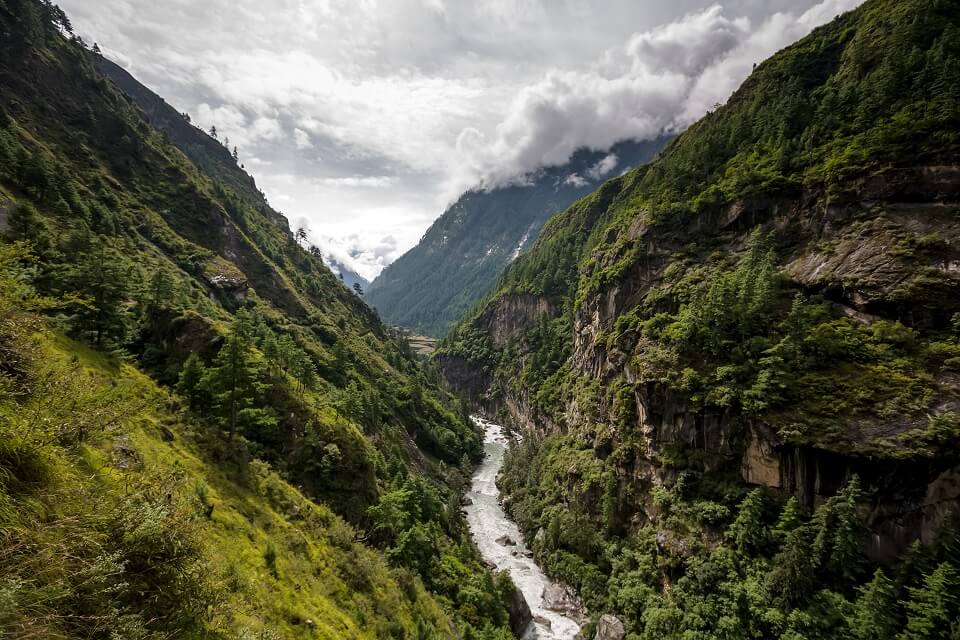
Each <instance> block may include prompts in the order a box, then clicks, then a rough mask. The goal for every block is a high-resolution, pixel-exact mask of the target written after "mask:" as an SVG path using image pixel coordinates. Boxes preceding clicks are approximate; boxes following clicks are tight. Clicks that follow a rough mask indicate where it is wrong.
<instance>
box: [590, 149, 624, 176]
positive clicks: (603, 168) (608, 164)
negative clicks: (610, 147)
mask: <svg viewBox="0 0 960 640" xmlns="http://www.w3.org/2000/svg"><path fill="white" fill-rule="evenodd" d="M619 161H620V159H619V158H617V154H615V153H610V154H607V155H606V156H604V157H603V158H601V160H600V161H599V162H597V164H595V165H593V166H592V167H590V168H589V169H587V175H588V176H590V177H591V178H592V179H594V180H599V179H600V178H602V177H603V176H605V175H607V174H608V173H610V172H611V171H613V170H614V169H616V168H617V162H619Z"/></svg>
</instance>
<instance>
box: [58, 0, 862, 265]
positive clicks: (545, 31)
mask: <svg viewBox="0 0 960 640" xmlns="http://www.w3.org/2000/svg"><path fill="white" fill-rule="evenodd" d="M861 1H862V0H725V1H724V2H722V3H711V2H709V1H705V0H671V1H670V2H663V1H662V0H593V1H588V0H271V1H270V2H264V1H263V0H204V1H203V2H197V1H196V0H98V1H97V2H90V0H59V4H60V5H61V7H62V8H63V9H64V10H65V11H66V12H67V14H68V15H69V16H70V18H71V20H72V21H73V24H74V27H75V28H76V30H77V31H78V32H79V33H80V34H81V35H82V36H83V37H84V39H85V40H87V41H88V42H97V43H98V44H99V46H100V47H101V49H102V50H103V52H104V54H105V55H107V56H108V57H110V58H111V59H112V60H114V61H115V62H117V63H119V64H121V65H122V66H124V67H125V68H126V69H127V70H128V71H130V72H131V73H133V74H134V76H136V77H137V79H138V80H140V81H141V82H142V83H144V84H146V85H147V86H149V87H150V88H151V89H153V90H154V91H155V92H157V93H158V94H160V95H161V96H163V97H164V98H165V99H166V100H167V102H169V103H170V104H172V105H173V106H175V107H176V108H177V109H178V110H180V111H184V112H187V113H188V114H190V116H191V118H192V119H193V121H194V123H196V124H198V125H200V126H202V127H204V128H205V129H206V128H209V127H210V126H216V127H217V130H218V132H219V134H220V138H221V140H222V139H224V138H229V140H230V145H231V146H234V145H235V146H237V147H238V151H239V155H240V161H241V162H242V163H243V164H244V165H245V167H246V169H247V170H248V172H250V173H251V174H252V175H253V176H254V177H255V178H256V180H257V183H258V184H259V186H260V187H261V189H263V190H264V192H265V193H266V194H267V198H268V200H269V201H270V203H271V204H272V205H273V206H274V207H275V208H277V209H278V210H280V211H282V212H284V213H285V214H286V215H287V217H288V218H289V219H290V221H291V224H292V225H295V226H299V225H301V224H306V225H307V227H308V228H309V230H310V234H311V239H312V240H313V241H314V242H315V243H316V244H318V245H319V246H320V247H321V248H322V249H323V250H324V251H326V252H327V253H328V254H330V255H332V256H334V257H336V258H337V259H339V260H340V261H341V262H344V263H345V264H346V265H347V266H349V267H351V268H353V269H354V270H356V271H357V272H358V273H360V274H361V275H363V276H364V277H367V278H368V279H371V278H373V277H374V276H375V275H376V274H377V273H379V271H380V270H381V269H382V268H383V267H384V266H385V265H387V264H389V263H390V262H391V261H393V260H395V259H396V258H397V257H399V255H401V254H402V253H403V252H404V251H406V250H407V249H409V248H410V247H412V246H413V245H415V244H416V242H417V241H418V240H419V239H420V237H421V236H422V235H423V233H424V232H425V231H426V229H427V228H428V226H429V225H430V223H431V222H432V221H433V220H434V219H436V218H437V217H438V216H439V215H440V214H441V213H442V212H443V210H444V209H445V208H446V206H447V205H449V204H450V203H451V202H452V201H454V200H455V199H456V197H457V196H458V195H460V194H461V193H463V192H464V191H465V190H467V189H469V188H476V187H478V186H482V187H483V188H487V189H491V188H496V187H497V186H501V185H504V184H509V183H518V182H522V178H523V176H524V175H527V174H529V173H530V172H534V171H536V170H537V169H539V168H541V167H544V166H552V165H559V164H563V163H564V162H566V160H567V159H569V157H570V156H571V155H572V153H573V152H574V151H575V150H576V149H578V148H581V147H588V148H591V149H595V150H605V149H607V148H609V147H610V146H611V145H612V144H614V143H615V142H618V141H620V140H624V139H641V140H642V139H648V138H652V137H655V136H656V135H658V134H660V133H661V132H663V131H665V130H666V131H679V130H682V129H683V128H685V127H686V126H688V125H689V124H690V123H692V122H693V121H695V120H696V119H697V118H699V117H700V116H702V115H703V114H704V113H705V112H706V111H707V110H708V109H712V108H713V107H714V105H716V104H722V103H723V102H724V101H726V99H727V98H728V97H729V96H730V94H731V93H732V92H733V91H734V90H735V89H736V87H737V86H738V85H739V84H740V83H741V82H742V81H743V80H744V78H746V77H747V75H749V73H750V70H751V69H752V67H753V65H754V63H757V62H760V61H762V60H763V59H765V58H767V57H769V56H770V55H771V54H773V53H774V52H776V51H777V50H779V49H781V48H782V47H784V46H786V45H787V44H789V43H791V42H793V41H795V40H797V39H799V38H801V37H803V36H804V35H806V34H807V33H809V31H810V30H812V29H813V28H815V27H816V26H818V25H820V24H823V23H825V22H827V21H829V20H830V19H832V18H833V17H834V16H835V15H837V14H839V13H842V12H844V11H847V10H849V9H852V8H854V7H855V6H856V5H858V4H859V3H860V2H861Z"/></svg>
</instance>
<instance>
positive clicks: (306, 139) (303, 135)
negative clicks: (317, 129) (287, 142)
mask: <svg viewBox="0 0 960 640" xmlns="http://www.w3.org/2000/svg"><path fill="white" fill-rule="evenodd" d="M293 143H294V144H295V145H296V146H297V149H301V150H302V149H313V142H311V141H310V134H309V133H307V132H306V131H304V130H303V129H300V128H297V129H294V130H293Z"/></svg>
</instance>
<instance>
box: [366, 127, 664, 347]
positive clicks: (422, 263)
mask: <svg viewBox="0 0 960 640" xmlns="http://www.w3.org/2000/svg"><path fill="white" fill-rule="evenodd" d="M668 139H669V138H668V137H661V138H657V139H656V140H653V141H643V142H621V143H619V144H617V145H614V146H613V147H612V148H610V149H608V150H606V151H589V150H586V149H582V150H579V151H578V152H576V153H575V154H574V156H573V157H572V158H571V159H570V161H568V162H567V163H566V164H564V165H561V166H557V167H549V168H545V169H542V170H540V171H539V172H537V173H535V174H532V175H530V176H527V177H526V178H525V179H524V180H523V181H522V183H521V184H514V185H505V186H501V187H497V188H494V189H490V190H485V189H482V188H477V189H473V190H470V191H467V192H466V193H464V194H463V195H461V196H460V197H459V198H458V199H457V201H456V202H454V203H453V204H452V205H450V207H449V208H448V209H447V210H446V211H445V212H444V213H443V215H441V216H440V218H438V219H437V220H436V221H435V222H434V223H433V224H432V225H431V226H430V228H429V229H428V230H427V232H426V233H425V234H424V236H423V238H421V240H420V242H418V244H417V245H416V246H415V247H414V248H412V249H411V250H410V251H408V252H407V253H405V254H404V255H403V256H401V257H400V258H398V259H397V260H396V261H394V262H393V263H391V264H390V265H388V266H387V267H386V268H385V269H384V270H383V272H381V274H380V275H379V276H378V277H377V278H376V279H375V280H374V281H373V283H372V284H371V286H370V287H369V289H368V292H367V301H368V302H369V303H370V304H372V305H373V306H374V307H376V308H377V310H378V311H379V312H380V314H381V315H382V316H383V318H384V319H385V320H386V321H388V322H390V323H392V324H396V325H400V326H404V327H408V328H411V329H416V330H418V331H421V332H424V333H427V334H428V335H434V336H441V335H443V334H444V333H446V330H447V329H448V328H449V326H451V325H452V324H453V323H454V322H455V321H456V320H458V319H459V318H460V317H461V316H462V315H463V314H464V313H465V312H466V311H467V310H468V309H469V308H470V307H471V306H472V305H473V304H474V303H476V302H477V301H478V300H480V299H481V298H482V297H483V296H484V295H485V294H486V293H487V292H488V291H489V290H490V288H491V287H493V285H494V284H495V282H496V278H497V276H498V275H499V274H500V272H501V270H502V269H503V268H504V267H505V266H506V265H508V264H509V263H510V262H512V261H513V260H514V259H516V257H517V256H518V255H520V253H521V252H522V251H524V250H525V249H526V248H527V247H528V246H530V245H531V244H532V243H533V241H534V240H535V239H536V237H537V235H538V233H539V231H540V228H541V226H542V225H543V224H544V222H546V220H547V219H548V218H549V217H550V216H551V215H552V214H553V213H556V212H557V211H560V210H562V209H564V208H566V206H568V205H569V204H570V203H572V202H573V201H574V200H576V199H577V198H579V197H582V196H583V195H586V194H587V193H589V192H590V191H591V190H592V189H593V188H594V187H593V185H596V184H597V181H598V180H601V179H603V178H604V177H605V176H609V175H615V174H617V173H622V172H623V171H625V170H626V169H627V168H629V167H632V166H634V165H636V164H640V163H643V162H646V161H647V160H649V159H651V158H652V157H653V156H654V155H655V154H656V153H657V152H658V151H659V150H660V149H661V148H662V146H663V145H664V144H665V142H666V141H667V140H668Z"/></svg>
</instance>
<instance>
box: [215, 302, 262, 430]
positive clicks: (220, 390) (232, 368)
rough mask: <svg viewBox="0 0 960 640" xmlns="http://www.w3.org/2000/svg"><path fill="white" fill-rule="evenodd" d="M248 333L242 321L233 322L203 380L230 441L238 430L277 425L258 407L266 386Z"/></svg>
mask: <svg viewBox="0 0 960 640" xmlns="http://www.w3.org/2000/svg"><path fill="white" fill-rule="evenodd" d="M247 329H248V327H245V326H244V321H243V320H242V319H235V320H234V326H233V327H232V330H231V332H230V335H229V336H228V337H227V341H226V342H225V343H224V345H223V347H221V348H220V352H219V353H218V354H217V357H216V359H215V360H214V366H213V367H212V368H210V369H208V370H207V376H206V378H205V379H204V386H205V387H206V388H207V389H209V391H210V393H211V395H212V397H213V399H214V405H215V409H216V412H217V414H218V417H219V419H220V423H221V425H222V426H223V427H224V428H225V429H226V430H227V433H228V435H229V437H230V438H231V439H232V438H233V436H234V434H235V433H236V432H237V430H238V429H243V430H244V431H248V430H254V429H257V428H259V427H268V426H272V425H275V424H276V419H275V418H274V417H273V416H272V414H271V412H270V411H269V410H268V409H266V408H263V407H262V406H258V402H257V401H258V399H259V397H260V396H261V395H262V394H263V392H264V391H266V389H267V388H268V387H269V385H268V384H266V383H264V382H263V381H262V370H261V365H260V362H259V360H258V358H257V356H256V354H255V353H254V351H253V348H252V343H251V339H250V333H249V331H248V330H247Z"/></svg>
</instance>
